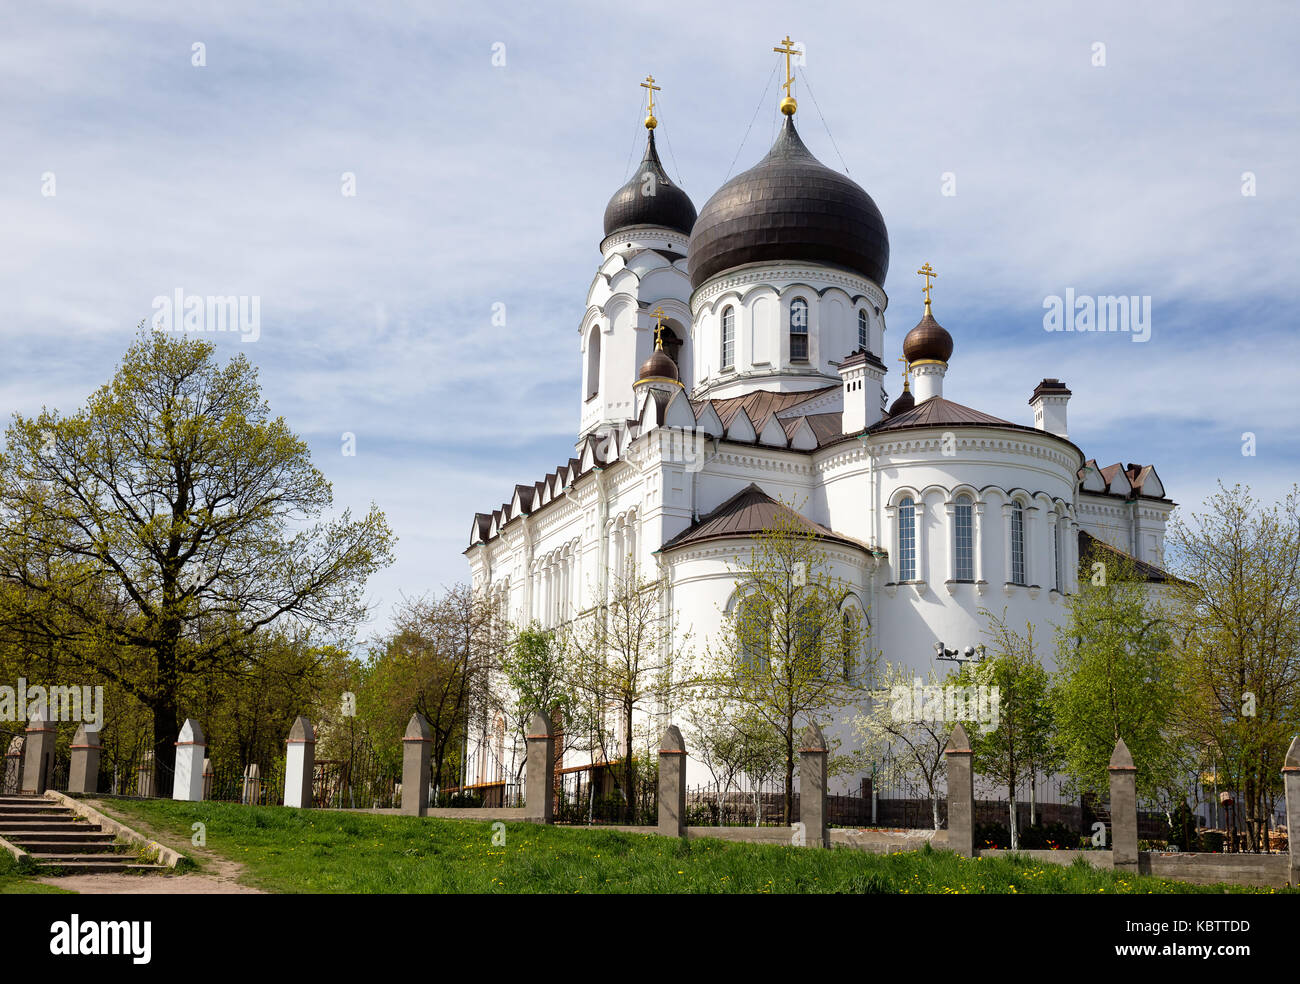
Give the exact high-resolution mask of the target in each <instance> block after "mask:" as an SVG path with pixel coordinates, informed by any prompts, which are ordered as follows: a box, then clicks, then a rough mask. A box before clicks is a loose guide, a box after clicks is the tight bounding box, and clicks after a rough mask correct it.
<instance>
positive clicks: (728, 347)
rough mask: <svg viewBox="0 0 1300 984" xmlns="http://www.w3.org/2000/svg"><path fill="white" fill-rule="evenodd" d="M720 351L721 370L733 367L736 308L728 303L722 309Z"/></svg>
mask: <svg viewBox="0 0 1300 984" xmlns="http://www.w3.org/2000/svg"><path fill="white" fill-rule="evenodd" d="M720 336H721V343H722V344H721V346H720V348H721V351H720V352H719V358H720V360H721V364H720V366H719V368H720V369H722V370H727V369H734V368H735V367H736V308H735V306H734V305H732V304H728V305H727V306H726V307H724V308H723V309H722V322H721V331H720Z"/></svg>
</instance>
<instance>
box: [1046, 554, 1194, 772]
mask: <svg viewBox="0 0 1300 984" xmlns="http://www.w3.org/2000/svg"><path fill="white" fill-rule="evenodd" d="M1079 580H1080V584H1079V592H1078V593H1077V594H1075V595H1074V596H1073V597H1071V598H1070V599H1069V612H1068V618H1067V619H1066V621H1065V623H1064V624H1063V625H1061V626H1060V627H1059V628H1058V630H1057V640H1056V665H1057V672H1056V676H1055V678H1054V681H1053V685H1052V687H1051V690H1050V701H1049V703H1050V707H1051V711H1052V714H1053V716H1054V720H1055V726H1056V737H1057V742H1058V745H1059V748H1060V752H1061V755H1062V759H1063V768H1064V771H1065V773H1066V775H1068V776H1069V777H1070V778H1071V779H1072V780H1073V782H1074V784H1075V785H1077V786H1078V787H1079V788H1080V789H1081V790H1082V791H1084V792H1092V793H1096V794H1098V795H1100V796H1106V795H1108V791H1109V782H1110V778H1109V773H1108V772H1107V765H1108V764H1109V762H1110V756H1111V753H1112V752H1113V751H1114V748H1115V742H1116V741H1117V740H1118V739H1120V738H1123V739H1124V743H1125V744H1126V745H1127V746H1128V749H1129V751H1130V752H1131V753H1132V754H1133V761H1134V762H1136V763H1137V767H1138V771H1137V785H1138V791H1139V794H1141V795H1143V796H1151V797H1154V796H1156V795H1158V794H1159V793H1160V792H1161V791H1162V790H1167V789H1169V788H1170V787H1171V786H1175V785H1178V783H1179V782H1180V779H1181V775H1182V766H1183V763H1182V762H1181V759H1180V754H1179V746H1180V744H1181V739H1180V737H1179V735H1178V733H1177V724H1178V721H1179V718H1180V716H1181V713H1182V712H1181V706H1182V704H1183V702H1184V691H1183V687H1182V686H1181V682H1180V674H1179V668H1178V665H1177V659H1176V655H1175V651H1174V648H1173V646H1172V645H1171V637H1170V622H1169V621H1168V618H1167V613H1166V612H1165V611H1164V610H1163V609H1162V608H1161V607H1160V605H1159V603H1158V601H1157V600H1156V598H1155V597H1154V596H1153V594H1152V592H1151V590H1150V588H1149V586H1148V584H1147V583H1146V581H1145V579H1144V577H1143V576H1142V574H1141V573H1140V572H1139V570H1138V569H1137V567H1136V565H1135V564H1134V562H1133V560H1132V558H1131V557H1128V556H1127V555H1125V554H1122V553H1120V552H1118V551H1116V550H1113V549H1111V548H1108V547H1104V546H1101V547H1098V548H1097V549H1095V550H1094V551H1092V552H1091V553H1089V554H1088V555H1086V556H1084V557H1082V558H1081V569H1080V579H1079Z"/></svg>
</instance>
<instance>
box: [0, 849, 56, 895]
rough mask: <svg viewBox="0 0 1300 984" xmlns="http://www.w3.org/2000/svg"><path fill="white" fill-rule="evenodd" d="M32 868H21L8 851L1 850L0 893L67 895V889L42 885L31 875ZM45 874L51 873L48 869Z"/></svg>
mask: <svg viewBox="0 0 1300 984" xmlns="http://www.w3.org/2000/svg"><path fill="white" fill-rule="evenodd" d="M31 874H32V872H31V870H30V869H28V870H26V871H23V870H20V869H19V867H18V862H17V861H16V860H14V856H13V855H12V854H10V853H9V852H8V851H5V850H0V895H67V894H70V893H68V891H67V890H66V889H62V888H55V887H54V886H53V885H42V884H41V883H40V882H38V881H35V880H33V879H32V877H31ZM43 874H49V872H48V871H46V872H43Z"/></svg>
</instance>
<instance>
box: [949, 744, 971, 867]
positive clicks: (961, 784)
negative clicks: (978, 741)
mask: <svg viewBox="0 0 1300 984" xmlns="http://www.w3.org/2000/svg"><path fill="white" fill-rule="evenodd" d="M943 758H944V763H945V765H946V767H947V770H948V849H949V850H950V851H953V852H954V853H956V854H959V855H961V856H962V857H963V858H973V857H975V767H974V759H975V752H974V751H973V750H972V749H971V747H970V739H969V738H968V737H966V729H965V728H963V727H962V726H961V724H960V723H958V725H957V726H956V727H955V728H953V729H952V736H951V737H950V738H949V739H948V744H947V745H946V746H945V747H944V750H943Z"/></svg>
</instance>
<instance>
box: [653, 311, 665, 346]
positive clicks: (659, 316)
mask: <svg viewBox="0 0 1300 984" xmlns="http://www.w3.org/2000/svg"><path fill="white" fill-rule="evenodd" d="M654 316H655V350H656V351H662V350H663V347H664V309H663V307H662V306H661V307H657V308H655V310H654Z"/></svg>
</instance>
